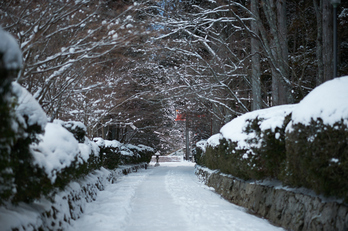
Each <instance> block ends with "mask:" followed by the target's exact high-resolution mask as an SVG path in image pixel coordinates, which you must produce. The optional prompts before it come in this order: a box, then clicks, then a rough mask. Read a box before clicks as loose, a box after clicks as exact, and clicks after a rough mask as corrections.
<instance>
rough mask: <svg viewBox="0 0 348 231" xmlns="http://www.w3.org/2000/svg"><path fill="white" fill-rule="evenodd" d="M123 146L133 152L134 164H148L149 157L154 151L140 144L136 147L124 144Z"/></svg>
mask: <svg viewBox="0 0 348 231" xmlns="http://www.w3.org/2000/svg"><path fill="white" fill-rule="evenodd" d="M125 146H126V148H128V149H129V150H131V151H132V152H133V161H134V163H135V164H138V163H143V162H146V163H149V162H150V161H151V157H152V156H153V155H154V153H155V150H154V149H153V148H151V147H148V146H145V145H142V144H140V145H138V146H135V145H132V144H126V145H125Z"/></svg>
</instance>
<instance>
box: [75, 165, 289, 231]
mask: <svg viewBox="0 0 348 231" xmlns="http://www.w3.org/2000/svg"><path fill="white" fill-rule="evenodd" d="M71 230H83V231H88V230H93V231H94V230H103V231H108V230H113V231H122V230H124V231H137V230H141V231H153V230H160V231H178V230H180V231H185V230H187V231H196V230H197V231H198V230H199V231H201V230H202V231H203V230H209V231H215V230H219V231H223V230H226V231H227V230H228V231H238V230H262V231H264V230H267V231H272V230H283V229H281V228H279V227H275V226H272V225H271V224H269V222H268V221H266V220H264V219H261V218H258V217H255V216H253V215H250V214H248V213H246V212H245V210H244V209H243V208H241V207H238V206H235V205H233V204H231V203H229V202H227V201H226V200H224V199H222V198H221V197H220V196H219V195H218V194H216V193H215V192H214V191H212V190H211V189H209V188H208V187H207V186H205V185H204V184H202V183H201V182H199V180H198V178H197V177H196V175H195V174H194V165H193V164H192V163H188V162H181V163H161V166H159V167H155V168H154V167H150V168H149V169H148V170H141V171H139V172H137V173H132V174H130V175H127V176H124V177H122V178H121V179H120V181H119V182H117V183H115V184H110V185H108V186H107V187H106V189H105V190H104V191H102V192H100V193H99V195H98V197H97V200H96V201H94V202H92V203H89V204H87V206H86V210H85V213H84V214H83V216H82V217H81V218H80V219H79V220H77V221H73V223H72V226H71Z"/></svg>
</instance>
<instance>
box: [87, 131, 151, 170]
mask: <svg viewBox="0 0 348 231" xmlns="http://www.w3.org/2000/svg"><path fill="white" fill-rule="evenodd" d="M94 142H96V144H97V145H98V146H99V148H100V153H102V159H103V167H105V168H107V169H114V168H116V167H117V166H119V165H126V164H138V163H142V162H146V163H149V162H150V160H151V156H152V155H154V153H155V151H154V149H153V148H151V147H148V146H145V145H141V144H140V145H138V146H136V145H132V144H122V143H121V142H119V141H117V140H104V139H102V138H100V137H96V138H94Z"/></svg>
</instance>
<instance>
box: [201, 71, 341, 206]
mask: <svg viewBox="0 0 348 231" xmlns="http://www.w3.org/2000/svg"><path fill="white" fill-rule="evenodd" d="M347 89H348V76H347V77H341V78H336V79H334V80H331V81H328V82H326V83H324V84H322V85H320V86H319V87H317V88H315V89H314V90H313V91H312V92H311V93H310V94H308V95H307V96H306V97H305V98H304V99H303V100H302V101H301V102H300V103H299V104H296V105H284V106H277V107H272V108H269V109H262V110H257V111H253V112H250V113H246V114H244V115H242V116H239V117H237V118H235V119H234V120H232V121H231V122H229V123H228V124H226V125H225V126H224V127H222V128H221V130H220V133H218V134H216V135H213V136H212V137H210V138H209V139H208V140H207V141H201V142H199V143H197V151H196V153H197V154H196V161H197V163H198V164H200V165H203V166H206V167H208V168H211V169H219V170H220V171H221V172H224V173H227V174H232V175H234V176H236V177H239V178H242V179H265V178H277V179H280V180H281V181H282V182H283V183H284V184H287V185H290V186H293V187H301V186H304V187H307V188H309V189H313V190H314V191H316V192H317V193H323V194H325V195H327V196H338V197H341V198H345V199H346V201H348V194H347V192H348V103H347V102H348V90H347Z"/></svg>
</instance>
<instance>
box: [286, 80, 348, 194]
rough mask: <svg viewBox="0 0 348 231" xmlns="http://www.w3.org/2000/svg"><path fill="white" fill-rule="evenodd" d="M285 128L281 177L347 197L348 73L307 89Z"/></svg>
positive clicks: (287, 181)
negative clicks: (282, 172) (285, 164)
mask: <svg viewBox="0 0 348 231" xmlns="http://www.w3.org/2000/svg"><path fill="white" fill-rule="evenodd" d="M286 131H287V134H286V139H287V142H286V151H287V161H288V163H287V168H286V172H285V175H284V181H285V182H286V183H288V184H290V185H292V186H304V187H307V188H310V189H313V190H315V191H316V192H317V193H323V194H325V195H328V196H338V197H343V198H345V199H346V200H347V201H348V76H346V77H341V78H336V79H333V80H330V81H328V82H326V83H324V84H322V85H320V86H319V87H317V88H315V89H314V90H313V91H312V92H311V93H309V94H308V95H307V96H306V97H305V98H304V99H303V100H302V101H301V102H300V103H299V105H298V106H297V107H296V108H295V109H294V111H293V113H292V117H291V122H290V123H289V125H288V127H287V128H286Z"/></svg>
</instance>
